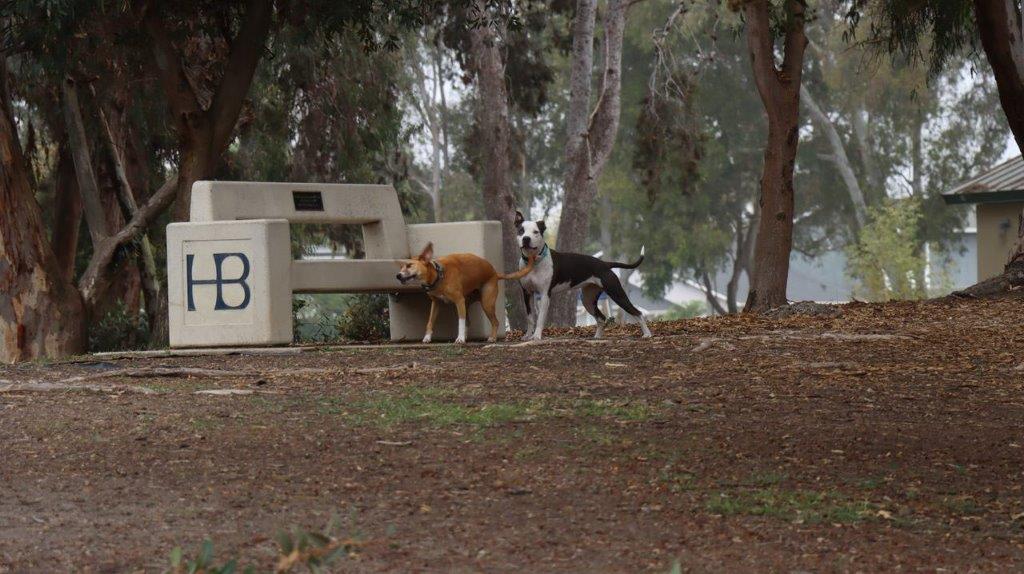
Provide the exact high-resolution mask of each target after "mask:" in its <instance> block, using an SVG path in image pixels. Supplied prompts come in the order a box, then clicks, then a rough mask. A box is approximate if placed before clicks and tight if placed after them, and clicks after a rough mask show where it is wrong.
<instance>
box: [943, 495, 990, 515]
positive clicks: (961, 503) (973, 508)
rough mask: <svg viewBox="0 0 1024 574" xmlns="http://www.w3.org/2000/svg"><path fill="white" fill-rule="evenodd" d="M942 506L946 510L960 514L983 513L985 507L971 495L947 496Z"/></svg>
mask: <svg viewBox="0 0 1024 574" xmlns="http://www.w3.org/2000/svg"><path fill="white" fill-rule="evenodd" d="M942 507H943V508H944V509H946V511H948V512H951V513H953V514H959V515H973V514H981V513H982V512H983V511H984V510H985V509H984V508H983V507H982V506H981V505H980V504H978V502H977V501H976V500H974V499H973V498H971V497H969V496H956V497H945V498H943V499H942Z"/></svg>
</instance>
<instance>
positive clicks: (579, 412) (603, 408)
mask: <svg viewBox="0 0 1024 574" xmlns="http://www.w3.org/2000/svg"><path fill="white" fill-rule="evenodd" d="M570 406H571V408H572V411H573V414H575V415H576V416H580V417H608V418H614V419H618V420H627V421H644V420H647V419H649V418H651V416H652V415H653V410H652V409H651V408H650V407H649V406H648V405H645V404H642V403H621V404H619V403H616V402H614V401H610V400H607V399H605V400H597V399H579V400H574V401H573V402H572V404H571V405H570Z"/></svg>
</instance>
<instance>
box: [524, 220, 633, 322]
mask: <svg viewBox="0 0 1024 574" xmlns="http://www.w3.org/2000/svg"><path fill="white" fill-rule="evenodd" d="M545 229H546V226H545V225H544V222H543V221H524V219H523V214H522V213H520V212H518V211H517V212H516V234H517V236H518V238H519V246H520V249H522V252H523V264H522V265H521V266H520V268H522V267H523V266H525V265H526V261H527V257H528V256H529V255H530V254H532V253H536V254H537V260H536V261H535V262H534V264H533V271H531V272H530V273H529V274H527V275H526V276H525V277H523V278H521V279H520V280H519V284H520V285H521V286H522V288H523V298H524V299H525V301H526V312H527V314H528V316H529V320H528V322H527V327H526V333H525V334H524V335H523V340H525V341H529V340H531V339H532V340H537V341H539V340H540V339H541V338H542V337H543V335H544V322H545V321H546V320H547V316H548V306H549V305H550V304H551V296H552V295H554V294H555V293H561V292H562V291H566V290H568V289H582V290H583V307H584V308H585V309H586V310H587V312H588V313H590V314H591V315H592V316H593V317H594V319H595V320H596V321H597V332H596V333H595V334H594V338H595V339H600V338H601V336H602V335H604V326H605V323H606V322H607V320H608V319H607V317H605V316H604V313H602V312H601V310H600V309H598V308H597V298H598V297H600V296H601V293H602V292H605V293H608V296H609V297H611V298H612V301H615V303H616V304H618V306H619V307H622V309H623V310H624V311H625V312H627V313H629V314H630V315H632V316H634V317H636V318H637V319H638V320H639V321H640V328H641V329H642V330H643V336H644V338H647V337H650V336H651V330H650V329H648V328H647V321H646V320H645V319H644V314H643V313H641V312H640V310H639V309H637V308H636V307H634V306H633V303H631V302H630V301H629V297H628V296H627V295H626V291H625V290H624V289H623V288H622V283H620V282H619V278H618V277H617V276H616V275H615V272H613V271H612V269H616V268H618V269H635V268H637V267H638V266H639V265H640V263H642V262H643V260H644V255H643V250H642V249H641V250H640V259H637V260H636V262H635V263H617V262H609V261H601V260H600V259H598V258H596V257H591V256H589V255H581V254H579V253H559V252H558V251H555V250H554V249H551V248H549V247H548V244H547V242H546V241H545V240H544V230H545ZM534 293H540V302H539V303H538V304H536V305H534V300H533V299H534Z"/></svg>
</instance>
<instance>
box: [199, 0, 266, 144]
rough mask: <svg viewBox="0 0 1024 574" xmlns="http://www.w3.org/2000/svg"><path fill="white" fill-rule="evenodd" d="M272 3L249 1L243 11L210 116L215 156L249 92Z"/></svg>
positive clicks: (231, 130) (211, 105) (229, 133)
mask: <svg viewBox="0 0 1024 574" xmlns="http://www.w3.org/2000/svg"><path fill="white" fill-rule="evenodd" d="M273 6H274V4H273V2H272V0H250V1H249V5H248V7H247V8H246V11H245V22H243V24H242V28H241V29H240V30H239V31H238V35H237V36H236V37H235V41H234V43H233V45H232V47H231V55H230V56H229V57H228V63H227V67H226V68H225V70H224V77H223V78H221V81H220V85H218V86H217V91H216V93H214V95H213V103H212V104H210V110H209V112H208V113H209V117H210V123H211V125H212V126H213V140H212V142H211V148H212V150H211V151H212V153H218V152H219V151H220V150H221V149H223V148H224V146H226V145H227V143H228V140H229V138H230V137H231V132H233V131H234V129H235V123H236V122H237V121H238V114H239V112H241V110H242V105H243V104H244V103H245V96H246V94H248V93H249V86H250V84H252V77H253V74H255V73H256V64H258V63H259V61H260V57H262V55H263V49H264V45H265V44H266V40H267V35H268V34H269V33H270V23H271V20H272V19H273V18H272V17H273V12H274V9H273Z"/></svg>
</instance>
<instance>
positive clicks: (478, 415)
mask: <svg viewBox="0 0 1024 574" xmlns="http://www.w3.org/2000/svg"><path fill="white" fill-rule="evenodd" d="M472 397H473V393H472V392H466V391H465V390H464V389H445V388H435V387H430V388H424V387H411V388H406V389H404V390H402V391H401V392H400V393H398V394H395V393H388V394H384V393H374V394H369V395H364V396H362V397H357V398H352V399H349V398H345V397H329V398H325V399H322V400H320V401H318V403H317V405H316V411H317V413H319V414H320V415H338V416H342V417H345V418H346V419H347V420H348V421H349V422H351V423H353V424H371V425H375V426H380V427H385V428H388V427H392V426H395V425H400V424H406V423H418V424H421V425H426V426H431V427H445V426H452V425H466V426H472V427H477V428H486V427H490V426H495V425H500V424H504V423H508V422H512V421H516V420H533V419H538V418H556V417H578V418H585V419H615V420H617V421H643V420H647V419H648V418H650V417H651V416H652V415H653V414H654V413H655V411H654V410H653V409H652V408H651V407H650V406H647V405H644V404H640V403H635V402H633V403H616V402H613V401H609V400H595V399H574V400H569V401H565V400H556V399H546V400H534V401H507V402H506V401H502V402H486V401H479V402H472V403H470V402H466V401H467V399H472Z"/></svg>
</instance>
